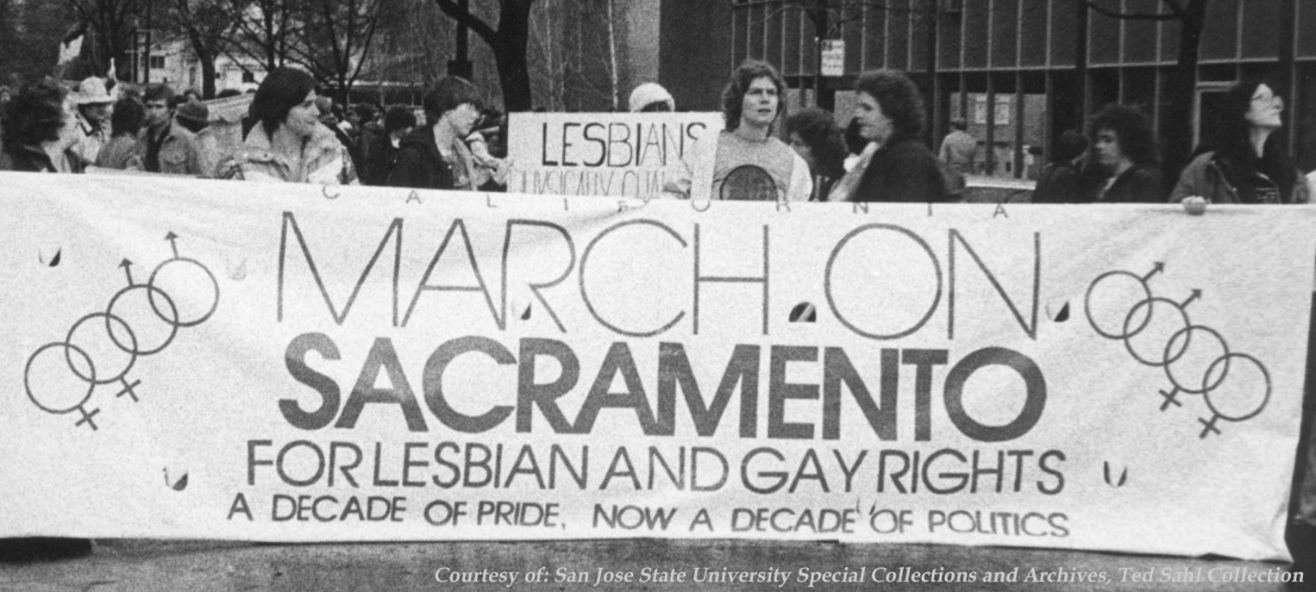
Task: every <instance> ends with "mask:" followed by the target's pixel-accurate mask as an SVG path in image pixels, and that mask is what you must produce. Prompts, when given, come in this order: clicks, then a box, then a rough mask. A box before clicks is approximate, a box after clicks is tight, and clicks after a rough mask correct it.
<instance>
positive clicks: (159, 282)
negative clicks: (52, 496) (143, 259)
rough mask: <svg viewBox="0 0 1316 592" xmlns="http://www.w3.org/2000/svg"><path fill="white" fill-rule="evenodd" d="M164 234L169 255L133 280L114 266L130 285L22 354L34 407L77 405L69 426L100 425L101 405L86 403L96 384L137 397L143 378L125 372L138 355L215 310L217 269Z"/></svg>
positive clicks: (56, 409) (66, 409) (62, 409)
mask: <svg viewBox="0 0 1316 592" xmlns="http://www.w3.org/2000/svg"><path fill="white" fill-rule="evenodd" d="M165 238H166V240H168V241H170V244H171V246H172V249H173V257H172V258H170V259H166V260H165V261H163V262H161V263H160V264H159V265H157V266H156V267H155V270H154V271H152V273H151V276H150V279H149V280H148V281H147V283H145V284H139V283H135V282H134V281H133V277H132V262H131V261H128V260H127V259H124V261H123V263H122V264H120V267H123V269H124V273H125V274H126V276H127V280H128V285H127V286H125V287H124V288H122V289H120V290H119V291H118V292H117V293H115V295H114V297H112V298H110V302H109V305H107V306H106V307H105V311H104V312H93V313H89V314H86V315H84V316H83V317H82V318H80V319H78V320H77V322H75V323H73V326H72V327H71V328H70V329H69V332H68V334H67V335H65V336H64V340H63V341H55V342H51V343H47V344H45V345H42V346H41V347H38V348H37V349H36V351H34V352H32V355H31V356H29V357H28V359H27V364H26V365H25V366H24V369H23V387H24V390H25V391H26V392H27V397H28V399H30V400H31V401H32V404H33V405H36V406H37V408H39V409H41V410H42V411H45V412H47V413H51V414H55V415H63V414H65V413H71V412H73V411H77V412H78V413H79V414H80V418H79V419H78V421H77V423H75V424H74V425H75V426H81V425H83V424H86V425H87V426H89V427H91V429H92V430H97V429H99V428H98V427H97V425H96V421H95V419H94V418H95V417H96V415H97V414H99V413H100V409H99V408H97V407H90V408H89V407H88V403H89V401H90V400H91V397H92V395H93V394H94V392H95V391H96V388H97V387H98V386H104V385H115V384H117V386H116V387H115V388H118V389H119V390H118V392H117V393H115V397H116V398H117V397H122V396H124V395H128V396H129V397H131V398H132V400H133V401H134V402H137V401H138V394H137V391H136V390H134V389H136V388H137V387H139V386H141V381H139V380H130V379H129V378H128V373H129V371H131V370H132V369H133V366H134V365H135V364H136V363H137V360H138V358H140V357H143V356H150V355H154V354H158V353H160V352H161V351H164V349H165V348H166V347H168V346H169V344H170V343H172V342H173V340H174V338H175V337H176V336H177V335H178V330H179V329H180V328H185V327H195V326H197V325H199V324H201V323H204V322H205V321H206V320H207V319H209V318H210V317H211V315H213V314H214V313H215V310H216V309H217V308H218V306H219V282H218V281H216V279H215V275H214V274H213V273H211V271H210V269H209V268H207V267H206V266H205V265H203V264H202V263H201V262H200V261H197V260H196V259H192V258H189V257H181V256H179V254H178V245H177V243H176V242H175V239H177V236H176V235H174V233H172V232H171V233H169V234H168V235H167V236H166V237H165ZM198 287H200V288H201V291H202V292H203V294H201V295H199V296H198V297H192V298H187V299H184V298H179V297H177V296H176V295H171V292H170V290H175V291H179V292H188V293H189V294H188V296H193V294H191V293H190V292H192V291H194V290H195V289H196V288H198ZM166 288H168V289H166ZM184 304H186V305H188V306H184ZM151 325H154V326H151ZM61 354H62V355H61ZM60 358H62V360H61V359H60ZM61 362H62V363H61ZM84 387H85V388H84Z"/></svg>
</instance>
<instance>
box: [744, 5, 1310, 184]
mask: <svg viewBox="0 0 1316 592" xmlns="http://www.w3.org/2000/svg"><path fill="white" fill-rule="evenodd" d="M730 1H731V5H732V6H731V7H732V13H733V26H732V52H731V54H730V56H729V58H730V59H729V61H730V63H737V62H739V61H741V60H743V59H745V58H757V59H763V60H766V61H768V62H770V63H773V64H775V65H777V66H778V67H779V68H781V70H782V71H783V73H784V74H785V76H786V77H787V80H788V83H789V84H790V86H792V87H794V88H797V89H802V90H804V91H805V92H808V93H813V92H814V91H813V89H815V88H819V87H821V89H822V92H821V93H815V95H814V96H818V95H821V98H823V99H824V101H823V104H824V105H825V104H826V102H827V101H826V99H827V95H828V94H830V93H831V92H835V93H836V98H835V106H836V109H837V115H838V118H848V108H849V105H850V104H851V102H852V101H853V99H852V97H848V96H847V95H848V91H847V90H845V89H849V88H851V85H852V84H853V81H854V78H855V77H856V76H857V75H858V74H859V73H861V72H863V71H866V70H873V69H894V70H903V71H905V72H907V73H909V74H910V76H911V77H912V78H913V79H914V80H915V82H916V83H917V84H919V86H920V88H922V89H923V91H924V93H925V96H926V97H927V98H928V103H929V105H931V108H930V109H929V120H930V123H931V125H930V126H929V127H930V130H929V134H928V139H929V140H930V141H933V140H935V139H936V138H939V137H941V136H942V135H944V134H945V133H946V131H947V129H948V121H949V120H950V119H951V118H952V117H955V116H964V117H965V118H966V119H968V120H969V122H970V132H971V133H974V135H975V136H977V137H978V138H979V140H980V141H981V142H982V143H983V144H984V145H986V146H993V147H995V148H996V149H995V150H988V151H986V154H987V156H988V159H990V160H991V161H995V162H990V163H989V166H990V167H991V168H990V170H991V171H992V172H995V173H997V174H1003V172H1004V174H1010V175H1011V176H1028V174H1029V171H1030V170H1035V168H1036V167H1028V166H1026V165H1027V162H1028V161H1029V160H1030V158H1029V157H1030V156H1036V157H1037V158H1038V159H1041V158H1044V157H1045V155H1046V154H1047V153H1048V147H1049V146H1050V145H1051V144H1052V143H1053V141H1054V138H1056V137H1057V136H1058V135H1059V133H1060V132H1061V131H1063V130H1065V129H1082V128H1083V127H1084V122H1085V121H1086V119H1087V118H1088V117H1089V116H1090V115H1091V114H1092V113H1093V112H1095V111H1096V110H1097V109H1099V108H1100V107H1101V106H1102V105H1104V104H1106V103H1111V102H1119V103H1125V104H1130V105H1134V106H1138V107H1140V108H1142V109H1143V110H1145V111H1146V112H1147V113H1148V114H1149V115H1151V116H1152V118H1153V120H1154V121H1155V125H1156V129H1157V130H1158V132H1159V135H1160V136H1161V137H1160V138H1158V139H1159V141H1160V142H1161V143H1162V145H1163V146H1164V145H1166V144H1167V138H1166V137H1165V136H1166V135H1167V133H1168V131H1169V130H1176V129H1182V127H1178V128H1177V127H1175V126H1174V125H1173V121H1172V119H1174V118H1175V116H1176V115H1177V114H1179V113H1182V111H1178V110H1180V109H1191V113H1190V114H1188V115H1189V116H1190V117H1191V120H1190V122H1189V125H1188V127H1189V128H1190V129H1189V131H1187V132H1186V133H1180V134H1178V135H1191V136H1192V137H1191V139H1189V138H1180V140H1181V142H1180V143H1182V144H1185V145H1189V146H1191V145H1195V144H1196V142H1197V141H1198V140H1200V139H1201V138H1202V131H1203V129H1204V126H1209V125H1210V122H1211V121H1212V115H1213V113H1214V108H1215V106H1216V104H1217V100H1218V98H1219V94H1220V93H1221V92H1223V90H1224V88H1226V87H1228V85H1229V84H1230V83H1232V82H1234V81H1236V80H1239V79H1242V78H1247V77H1256V76H1264V77H1267V78H1269V79H1270V80H1273V81H1274V82H1275V85H1276V86H1277V87H1279V88H1276V91H1277V92H1278V93H1280V94H1282V95H1283V96H1284V98H1285V99H1286V101H1287V103H1286V111H1285V117H1286V126H1287V127H1288V132H1289V134H1288V138H1287V141H1288V142H1290V144H1291V148H1292V149H1293V150H1294V151H1295V154H1296V155H1297V156H1298V159H1299V162H1300V164H1301V165H1302V166H1303V168H1304V170H1310V169H1312V168H1316V141H1314V140H1316V138H1314V137H1313V135H1314V134H1313V133H1312V130H1313V129H1316V35H1299V34H1298V33H1299V32H1300V31H1316V2H1309V1H1306V0H1176V2H1174V4H1176V5H1178V6H1181V7H1185V8H1196V7H1198V6H1201V7H1202V8H1204V9H1205V10H1204V13H1203V19H1202V21H1201V23H1202V26H1201V30H1200V36H1199V37H1198V40H1199V42H1200V45H1199V48H1198V51H1197V52H1196V62H1197V63H1196V64H1195V65H1192V64H1191V63H1188V68H1190V69H1191V70H1190V71H1191V76H1190V77H1189V78H1183V77H1177V76H1176V73H1183V72H1185V71H1188V70H1177V69H1178V68H1179V67H1180V65H1181V56H1180V53H1181V52H1180V49H1181V47H1191V43H1192V39H1191V35H1185V31H1187V32H1189V33H1191V32H1192V31H1193V28H1192V27H1186V26H1185V20H1184V18H1183V17H1182V15H1180V14H1176V13H1172V12H1171V10H1170V8H1169V7H1168V6H1167V4H1169V3H1167V2H1164V1H1161V0H1096V2H1095V4H1096V5H1097V8H1089V7H1088V5H1087V3H1085V2H1084V1H1083V0H830V1H829V0H730ZM1098 8H1099V10H1098ZM810 9H812V12H811V10H810ZM820 11H821V13H825V14H826V18H824V19H818V18H816V17H817V15H818V14H820ZM811 17H813V18H811ZM819 20H822V21H823V22H822V23H820V24H819V23H817V21H819ZM819 39H835V40H840V41H842V42H843V55H842V56H841V63H842V65H843V71H842V72H841V73H840V75H839V76H819V65H820V62H821V60H820V57H821V56H820V54H819V47H820V45H821V44H820V43H819V42H818V40H819ZM1185 44H1187V45H1185ZM1191 53H1192V52H1190V56H1191ZM1184 80H1188V82H1186V83H1185V82H1182V81H1184ZM820 83H821V84H820ZM988 105H990V107H988ZM1180 121H1183V120H1180ZM932 143H933V144H934V147H935V141H933V142H932ZM1038 143H1040V144H1041V145H1040V146H1038ZM1169 143H1173V142H1169ZM1002 147H1005V149H1004V150H1002V149H1001V148H1002ZM1003 158H1004V159H1007V160H1008V162H1006V163H1001V162H1000V160H1001V159H1003Z"/></svg>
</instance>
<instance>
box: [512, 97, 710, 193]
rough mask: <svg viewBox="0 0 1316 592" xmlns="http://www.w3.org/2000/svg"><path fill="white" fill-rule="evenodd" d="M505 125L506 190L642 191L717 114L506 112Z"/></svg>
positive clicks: (666, 173)
mask: <svg viewBox="0 0 1316 592" xmlns="http://www.w3.org/2000/svg"><path fill="white" fill-rule="evenodd" d="M507 126H508V140H509V141H508V146H507V150H508V153H507V157H508V159H509V160H510V161H511V163H512V166H511V168H510V172H509V173H508V180H507V190H508V191H512V192H519V193H534V194H551V195H612V196H628V197H647V196H651V195H656V194H659V193H661V192H662V190H663V184H664V183H666V182H667V181H668V180H669V179H670V178H671V177H672V175H673V169H674V168H675V167H679V166H681V157H682V156H683V155H684V154H685V152H686V150H687V149H688V148H689V147H690V146H692V145H693V144H694V141H695V140H698V139H699V138H702V137H704V136H705V135H710V134H716V133H717V132H718V131H721V129H722V114H721V113H712V112H681V113H511V114H509V115H508V122H507ZM710 137H711V136H710Z"/></svg>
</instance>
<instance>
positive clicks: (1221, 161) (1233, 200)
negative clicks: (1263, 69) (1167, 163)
mask: <svg viewBox="0 0 1316 592" xmlns="http://www.w3.org/2000/svg"><path fill="white" fill-rule="evenodd" d="M1283 112H1284V99H1283V98H1282V97H1280V96H1279V95H1277V94H1275V90H1274V87H1273V86H1271V85H1270V84H1267V83H1266V82H1265V81H1262V80H1247V81H1243V82H1239V83H1236V84H1234V85H1233V86H1232V87H1230V89H1229V91H1228V92H1226V93H1225V96H1224V99H1223V104H1222V106H1221V110H1220V118H1219V120H1218V121H1217V122H1216V125H1215V127H1214V128H1213V129H1214V130H1215V137H1214V138H1213V139H1212V141H1210V142H1209V143H1204V144H1203V145H1201V146H1199V147H1198V148H1197V150H1196V151H1195V153H1194V154H1195V157H1194V158H1193V161H1192V162H1191V163H1189V164H1188V166H1187V167H1186V168H1184V170H1183V173H1182V174H1180V176H1179V182H1178V183H1177V184H1176V185H1175V187H1174V191H1173V192H1171V193H1170V201H1171V202H1173V203H1184V204H1185V205H1186V206H1191V205H1192V204H1197V205H1201V206H1203V207H1204V205H1205V204H1206V203H1217V204H1299V203H1307V202H1308V200H1309V199H1310V197H1309V195H1308V192H1307V186H1306V183H1305V182H1304V181H1303V178H1302V176H1301V174H1300V173H1299V172H1298V168H1297V167H1296V166H1295V165H1294V163H1293V159H1292V157H1290V156H1289V154H1288V151H1287V150H1285V148H1284V141H1283V138H1282V136H1281V134H1278V133H1276V132H1279V131H1280V130H1281V129H1282V128H1283V127H1284V121H1283V118H1282V117H1281V116H1282V114H1283Z"/></svg>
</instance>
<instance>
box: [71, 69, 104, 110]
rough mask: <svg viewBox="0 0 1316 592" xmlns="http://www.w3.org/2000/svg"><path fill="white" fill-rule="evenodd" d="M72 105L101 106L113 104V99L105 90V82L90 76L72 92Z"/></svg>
mask: <svg viewBox="0 0 1316 592" xmlns="http://www.w3.org/2000/svg"><path fill="white" fill-rule="evenodd" d="M71 98H72V99H73V104H75V105H102V104H109V103H113V102H114V97H112V96H110V92H109V91H108V90H106V88H105V81H104V80H102V79H100V78H97V77H95V76H92V77H90V78H86V79H84V80H83V81H82V82H81V83H79V84H78V89H77V90H75V91H73V96H72V97H71Z"/></svg>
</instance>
